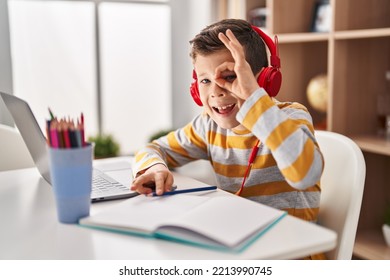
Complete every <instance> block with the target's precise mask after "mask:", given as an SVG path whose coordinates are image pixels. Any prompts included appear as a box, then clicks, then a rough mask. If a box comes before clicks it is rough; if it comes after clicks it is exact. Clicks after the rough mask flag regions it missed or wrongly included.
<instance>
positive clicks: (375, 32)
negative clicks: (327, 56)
mask: <svg viewBox="0 0 390 280" xmlns="http://www.w3.org/2000/svg"><path fill="white" fill-rule="evenodd" d="M388 36H390V28H376V29H361V30H349V31H336V32H335V33H334V38H335V39H337V40H340V39H363V38H377V37H388Z"/></svg>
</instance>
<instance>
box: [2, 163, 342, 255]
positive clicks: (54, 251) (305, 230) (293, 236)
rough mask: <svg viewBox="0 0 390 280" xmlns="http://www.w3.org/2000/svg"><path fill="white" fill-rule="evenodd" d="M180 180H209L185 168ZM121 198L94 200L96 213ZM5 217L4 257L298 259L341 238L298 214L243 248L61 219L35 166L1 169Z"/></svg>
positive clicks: (186, 182)
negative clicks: (228, 248)
mask: <svg viewBox="0 0 390 280" xmlns="http://www.w3.org/2000/svg"><path fill="white" fill-rule="evenodd" d="M175 183H176V184H177V185H178V186H185V187H188V188H192V187H200V186H203V185H205V184H203V183H201V182H199V181H196V180H194V179H191V178H188V177H185V176H183V175H180V174H175ZM211 195H218V196H219V195H229V194H227V193H225V192H223V191H217V192H213V193H212V194H211ZM115 203H118V201H110V202H100V203H94V204H92V206H91V214H93V213H97V212H99V211H102V210H104V209H106V208H107V207H110V206H112V205H113V204H115ZM0 221H1V230H0V259H104V260H109V259H115V260H120V259H138V260H146V259H295V258H301V257H304V256H307V255H310V254H313V253H318V252H326V251H329V250H332V249H333V248H334V247H335V244H336V234H335V233H334V232H333V231H330V230H328V229H325V228H323V227H320V226H317V225H315V224H312V223H308V222H305V221H302V220H300V219H297V218H295V217H292V216H286V217H285V218H283V219H282V220H281V221H280V222H279V223H278V224H277V225H276V226H274V227H273V228H272V229H271V230H269V231H268V232H267V233H266V234H264V235H263V236H262V237H261V238H259V239H258V240H257V241H256V242H255V243H254V244H253V245H252V246H250V247H249V248H248V249H247V250H245V251H244V252H242V253H239V254H237V253H225V252H218V251H213V250H208V249H203V248H197V247H193V246H189V245H184V244H178V243H174V242H169V241H164V240H157V239H149V238H141V237H135V236H128V235H122V234H116V233H110V232H104V231H98V230H91V229H87V228H82V227H80V226H78V225H65V224H61V223H59V222H57V216H56V210H55V202H54V197H53V192H52V189H51V186H50V185H49V184H48V183H47V182H46V181H45V180H44V179H43V178H42V177H41V176H40V175H39V173H38V171H37V169H35V168H29V169H20V170H13V171H5V172H0Z"/></svg>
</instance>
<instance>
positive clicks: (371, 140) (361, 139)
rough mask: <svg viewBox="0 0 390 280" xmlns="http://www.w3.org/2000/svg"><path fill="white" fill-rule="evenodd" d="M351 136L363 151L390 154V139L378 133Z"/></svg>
mask: <svg viewBox="0 0 390 280" xmlns="http://www.w3.org/2000/svg"><path fill="white" fill-rule="evenodd" d="M351 138H352V139H353V140H354V141H355V142H356V144H358V146H359V147H360V149H362V151H365V152H371V153H376V154H380V155H386V156H390V140H386V139H384V138H383V137H379V136H376V135H359V136H352V137H351Z"/></svg>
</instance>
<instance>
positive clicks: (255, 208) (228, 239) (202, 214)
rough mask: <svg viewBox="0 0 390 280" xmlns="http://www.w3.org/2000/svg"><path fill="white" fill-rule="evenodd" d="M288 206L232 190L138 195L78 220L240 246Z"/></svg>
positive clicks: (172, 238) (174, 238) (192, 242)
mask: <svg viewBox="0 0 390 280" xmlns="http://www.w3.org/2000/svg"><path fill="white" fill-rule="evenodd" d="M285 215H286V212H284V211H281V210H277V209H274V208H271V207H268V206H265V205H262V204H260V203H256V202H253V201H250V200H248V199H244V198H241V197H237V196H233V195H224V196H219V197H208V196H197V195H186V194H178V195H173V196H162V197H147V196H138V197H136V198H132V199H129V200H126V201H124V202H121V203H120V204H117V205H115V206H113V207H112V208H109V209H107V210H106V211H102V212H99V213H97V214H96V215H92V216H89V217H86V218H83V219H81V220H80V221H79V223H80V225H82V226H86V227H90V228H95V229H102V230H108V231H113V232H118V233H125V234H132V235H138V236H143V237H155V238H162V239H165V240H170V241H176V242H181V243H186V244H190V245H196V246H201V247H205V248H209V249H220V250H227V251H235V252H240V251H242V250H244V249H245V248H247V247H248V246H249V245H250V244H252V243H253V242H254V241H255V240H256V239H257V238H259V237H260V236H261V235H262V234H264V233H265V232H266V231H267V230H268V229H269V228H271V227H272V226H273V225H274V224H276V223H277V222H278V221H279V220H280V219H281V218H282V217H284V216H285Z"/></svg>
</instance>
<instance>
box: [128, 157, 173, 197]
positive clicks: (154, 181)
mask: <svg viewBox="0 0 390 280" xmlns="http://www.w3.org/2000/svg"><path fill="white" fill-rule="evenodd" d="M172 185H173V175H172V173H171V171H169V169H168V168H167V167H166V166H165V165H163V164H156V165H153V166H151V167H150V168H148V169H147V170H146V171H145V172H144V173H143V174H142V175H140V176H138V177H136V178H135V179H134V181H133V183H132V186H131V187H130V189H131V190H133V191H137V192H139V193H140V194H150V193H152V192H154V191H155V192H156V194H157V195H162V194H163V193H164V192H166V191H170V190H171V188H172Z"/></svg>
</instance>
